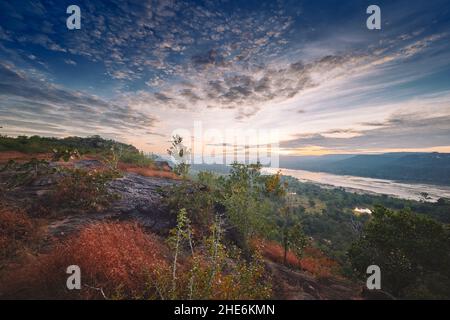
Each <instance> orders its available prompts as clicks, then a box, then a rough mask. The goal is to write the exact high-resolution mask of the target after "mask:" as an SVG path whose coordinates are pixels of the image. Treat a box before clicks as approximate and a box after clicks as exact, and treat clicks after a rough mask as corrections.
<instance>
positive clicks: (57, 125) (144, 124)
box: [0, 63, 156, 135]
mask: <svg viewBox="0 0 450 320" xmlns="http://www.w3.org/2000/svg"><path fill="white" fill-rule="evenodd" d="M0 115H1V116H2V119H3V121H4V122H6V124H5V126H8V127H11V126H13V127H14V126H16V127H20V126H23V127H27V128H28V129H31V128H33V129H40V130H45V131H50V132H55V133H61V132H67V133H68V132H70V130H71V128H72V129H74V128H76V130H77V131H84V132H85V134H87V135H89V134H93V133H95V132H97V131H98V130H102V129H104V128H109V129H108V130H110V131H111V130H113V131H115V132H117V134H118V135H123V134H125V133H127V132H132V131H134V132H139V131H140V130H141V131H144V130H146V131H147V130H148V129H150V128H152V127H154V125H155V123H156V118H154V117H152V116H150V115H148V114H144V113H142V112H140V111H136V110H133V109H132V108H129V107H127V106H119V105H116V104H114V103H111V102H109V101H105V100H103V99H101V98H99V97H96V96H93V95H88V94H85V93H81V92H78V91H73V90H68V89H64V88H61V87H58V86H55V85H53V84H51V83H49V82H48V81H47V79H45V80H43V79H37V78H33V77H30V76H29V75H28V74H27V72H26V71H24V70H19V69H17V68H16V67H14V66H12V65H8V64H4V63H0ZM19 119H20V120H19ZM32 119H34V121H33V123H34V124H33V125H32V124H31V121H32Z"/></svg>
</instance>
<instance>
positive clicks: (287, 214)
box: [277, 195, 308, 264]
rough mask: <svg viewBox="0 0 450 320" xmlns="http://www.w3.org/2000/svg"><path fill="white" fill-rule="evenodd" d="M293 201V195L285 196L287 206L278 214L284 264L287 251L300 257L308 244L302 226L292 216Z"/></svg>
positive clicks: (294, 216) (293, 215)
mask: <svg viewBox="0 0 450 320" xmlns="http://www.w3.org/2000/svg"><path fill="white" fill-rule="evenodd" d="M293 201H294V199H293V195H287V204H286V206H284V207H283V208H281V209H280V210H279V213H280V214H279V216H278V221H277V222H278V227H279V230H280V235H281V242H282V245H283V249H284V255H283V263H284V264H286V259H287V253H288V252H289V250H293V251H294V253H295V254H296V255H297V256H299V257H300V256H301V255H302V254H303V249H304V248H305V247H306V245H307V244H308V240H307V238H306V236H305V234H304V232H303V228H302V225H301V223H300V221H298V218H297V217H296V215H295V214H294V207H293Z"/></svg>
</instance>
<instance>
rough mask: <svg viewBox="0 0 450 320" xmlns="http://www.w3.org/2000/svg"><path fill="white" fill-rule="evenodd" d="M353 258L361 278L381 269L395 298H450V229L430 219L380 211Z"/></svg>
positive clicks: (385, 285) (405, 212)
mask: <svg viewBox="0 0 450 320" xmlns="http://www.w3.org/2000/svg"><path fill="white" fill-rule="evenodd" d="M349 257H350V259H351V262H352V265H353V267H354V268H355V270H356V271H357V272H359V273H360V274H361V275H365V271H366V268H367V267H368V266H369V265H372V264H375V265H378V266H379V267H380V268H381V271H382V286H383V288H384V289H385V290H387V291H390V292H392V293H393V294H394V295H395V296H398V297H402V298H449V297H450V229H449V227H448V226H445V225H442V224H440V223H438V222H436V221H433V220H431V219H429V218H427V217H424V216H421V215H416V214H413V213H411V212H410V211H409V210H401V211H391V210H388V209H385V208H383V207H377V208H376V209H375V211H374V212H373V218H372V219H371V220H370V222H369V223H368V224H367V225H366V227H365V229H364V233H363V235H362V237H361V238H360V239H359V240H358V241H356V242H355V243H354V244H353V246H352V248H351V250H350V251H349ZM431 293H432V294H431ZM424 294H425V296H424Z"/></svg>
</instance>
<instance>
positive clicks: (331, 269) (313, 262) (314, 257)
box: [252, 240, 339, 278]
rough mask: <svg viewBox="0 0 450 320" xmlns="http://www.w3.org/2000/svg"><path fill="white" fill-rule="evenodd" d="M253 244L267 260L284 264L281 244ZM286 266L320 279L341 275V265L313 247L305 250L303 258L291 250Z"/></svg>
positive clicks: (269, 242) (257, 242) (258, 242)
mask: <svg viewBox="0 0 450 320" xmlns="http://www.w3.org/2000/svg"><path fill="white" fill-rule="evenodd" d="M252 244H253V245H254V246H256V247H257V248H259V250H261V252H262V254H263V256H264V257H266V258H267V259H269V260H271V261H274V262H277V263H280V264H282V263H283V260H284V249H283V247H282V246H281V245H280V244H279V243H277V242H273V241H261V240H254V241H253V243H252ZM286 265H287V266H289V267H291V268H298V269H302V270H304V271H307V272H309V273H311V274H312V275H314V276H315V277H318V278H326V277H330V276H335V275H337V274H338V273H339V265H338V263H337V262H336V261H334V260H333V259H330V258H328V257H327V256H325V255H324V254H323V252H322V251H320V250H319V249H317V248H314V247H311V246H309V247H306V248H305V249H304V251H303V255H302V257H298V256H296V255H295V253H294V252H292V251H290V250H289V251H288V252H287V256H286Z"/></svg>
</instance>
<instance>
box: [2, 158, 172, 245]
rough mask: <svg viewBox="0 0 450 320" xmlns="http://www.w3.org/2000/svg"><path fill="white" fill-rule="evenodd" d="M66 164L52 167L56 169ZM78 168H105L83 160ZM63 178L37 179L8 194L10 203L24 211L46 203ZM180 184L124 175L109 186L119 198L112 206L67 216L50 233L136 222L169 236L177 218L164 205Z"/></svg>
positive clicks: (58, 175) (55, 175)
mask: <svg viewBox="0 0 450 320" xmlns="http://www.w3.org/2000/svg"><path fill="white" fill-rule="evenodd" d="M64 165H66V164H65V163H51V166H52V167H56V166H64ZM70 165H71V166H73V167H75V168H85V169H96V168H101V167H102V166H104V164H102V162H100V161H98V160H79V161H74V162H73V163H71V164H70ZM2 175H3V177H0V178H1V179H0V182H2V181H6V175H7V173H2ZM61 176H62V174H61V173H59V172H56V173H52V174H49V175H44V176H41V177H38V178H37V179H35V180H34V181H33V182H32V183H30V184H26V185H23V186H20V187H18V188H15V189H14V190H9V191H8V192H7V194H4V195H3V196H5V197H6V198H7V200H8V202H9V203H15V204H17V205H18V206H20V207H22V208H31V209H30V210H29V211H30V212H29V213H30V214H31V215H33V214H34V213H33V211H34V209H33V208H34V207H36V205H37V204H39V203H42V202H44V203H45V199H46V198H45V197H46V195H47V194H48V192H49V191H51V190H52V189H54V188H55V184H56V182H57V181H58V179H60V178H61ZM177 183H180V181H179V180H173V179H167V178H156V177H144V176H141V175H138V174H135V173H123V176H122V177H121V178H118V179H114V180H112V181H111V182H109V183H108V188H109V191H110V192H111V193H113V194H115V195H117V198H118V200H115V201H114V202H112V203H111V205H110V206H109V207H108V208H107V209H105V210H104V211H102V212H83V213H76V214H68V215H67V214H66V215H63V216H59V217H53V218H51V219H50V224H49V226H48V231H49V234H50V235H51V236H57V237H60V236H65V235H67V234H69V233H72V232H74V231H76V230H78V229H80V228H81V227H82V226H85V225H87V224H90V223H93V222H97V221H103V220H120V221H136V222H138V223H139V224H141V225H142V226H143V227H145V228H148V229H150V230H151V231H153V232H155V233H159V234H165V233H167V231H168V230H169V229H171V228H172V227H173V226H174V225H175V217H173V216H171V215H170V214H169V213H168V210H167V208H165V207H164V205H163V201H162V200H163V197H164V189H165V188H166V187H170V186H173V185H175V184H177Z"/></svg>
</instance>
